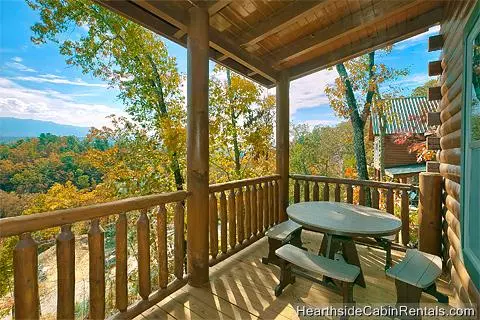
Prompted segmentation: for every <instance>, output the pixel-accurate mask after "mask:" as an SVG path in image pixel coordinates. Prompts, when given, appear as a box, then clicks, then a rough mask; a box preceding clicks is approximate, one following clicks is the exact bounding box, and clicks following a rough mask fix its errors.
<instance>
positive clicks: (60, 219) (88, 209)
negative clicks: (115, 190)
mask: <svg viewBox="0 0 480 320" xmlns="http://www.w3.org/2000/svg"><path fill="white" fill-rule="evenodd" d="M187 196H188V192H187V191H183V190H182V191H176V192H170V193H160V194H153V195H148V196H140V197H134V198H127V199H122V200H116V201H111V202H105V203H99V204H94V205H90V206H84V207H77V208H70V209H62V210H55V211H49V212H42V213H36V214H32V215H25V216H18V217H11V218H3V219H0V238H2V237H9V236H14V235H19V234H22V233H25V232H33V231H38V230H44V229H48V228H53V227H59V226H62V225H66V224H72V223H75V222H80V221H86V220H92V219H98V218H102V217H106V216H110V215H114V214H119V213H123V212H128V211H133V210H141V209H147V208H150V207H153V206H156V205H160V204H165V203H170V202H178V201H183V200H185V199H186V198H187Z"/></svg>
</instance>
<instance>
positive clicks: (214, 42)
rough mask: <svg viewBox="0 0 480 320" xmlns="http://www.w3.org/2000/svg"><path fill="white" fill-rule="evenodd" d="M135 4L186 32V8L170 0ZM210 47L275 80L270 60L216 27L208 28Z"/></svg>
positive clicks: (136, 1)
mask: <svg viewBox="0 0 480 320" xmlns="http://www.w3.org/2000/svg"><path fill="white" fill-rule="evenodd" d="M133 2H134V3H135V4H137V5H139V6H141V7H142V8H144V9H145V10H147V11H149V12H152V13H153V14H155V15H157V16H158V17H159V18H161V19H163V20H165V21H167V22H168V23H170V24H172V25H174V26H176V27H177V28H178V29H180V30H183V31H185V32H188V30H187V26H188V21H189V16H188V13H187V12H186V10H184V9H183V8H181V7H179V6H173V5H172V3H171V2H170V1H154V0H135V1H133ZM209 36H210V47H211V48H213V49H215V50H217V51H219V52H221V53H222V54H224V55H227V56H228V57H230V58H231V59H233V60H236V61H237V62H239V63H241V64H243V65H244V66H246V67H247V68H248V69H250V70H253V71H256V72H257V73H258V74H260V75H262V76H263V77H265V78H266V79H268V80H270V81H272V82H275V81H276V77H277V71H276V70H274V69H273V68H272V67H271V66H272V63H271V62H270V61H264V60H262V59H260V58H258V57H257V56H255V55H252V54H250V53H249V52H247V51H246V50H244V49H242V48H240V47H239V46H238V45H237V44H236V43H235V42H234V41H232V40H231V39H228V38H227V37H225V36H223V35H222V34H221V33H220V32H219V31H218V30H217V29H215V28H213V27H210V28H209Z"/></svg>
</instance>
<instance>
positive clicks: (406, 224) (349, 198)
mask: <svg viewBox="0 0 480 320" xmlns="http://www.w3.org/2000/svg"><path fill="white" fill-rule="evenodd" d="M290 178H292V179H293V181H294V185H293V201H294V202H295V203H297V202H300V201H320V200H322V201H335V202H347V203H354V189H357V190H358V200H357V202H356V203H358V204H360V205H366V204H367V199H368V197H367V193H369V192H370V206H371V207H372V208H376V209H379V208H380V207H381V203H380V199H381V196H380V195H381V193H382V194H383V198H384V209H385V211H386V212H388V213H390V214H394V213H395V212H394V210H395V197H396V196H399V197H400V218H401V220H402V229H401V232H400V233H401V243H402V244H403V245H404V246H406V245H407V244H408V243H409V242H410V219H409V195H408V191H410V190H416V189H417V187H416V186H414V185H410V184H403V183H394V182H379V181H372V180H355V179H344V178H331V177H323V176H309V175H298V174H292V175H290ZM320 187H322V190H321V191H322V192H321V195H320ZM331 189H333V192H331ZM342 189H343V192H342ZM310 190H311V191H310ZM301 191H303V197H302V199H301V193H302V192H301ZM331 193H333V198H331ZM342 195H343V197H342ZM396 240H397V241H398V237H397V239H396Z"/></svg>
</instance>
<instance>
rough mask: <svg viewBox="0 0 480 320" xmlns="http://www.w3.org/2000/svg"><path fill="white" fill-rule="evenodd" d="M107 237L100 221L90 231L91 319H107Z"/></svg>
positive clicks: (89, 316)
mask: <svg viewBox="0 0 480 320" xmlns="http://www.w3.org/2000/svg"><path fill="white" fill-rule="evenodd" d="M104 239H105V236H104V231H103V228H102V227H101V226H100V222H99V220H98V219H95V220H92V222H91V223H90V230H89V231H88V259H89V263H88V265H89V278H88V280H89V284H90V288H89V292H90V296H89V303H90V311H89V315H88V318H89V319H105V242H104Z"/></svg>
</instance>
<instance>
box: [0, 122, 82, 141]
mask: <svg viewBox="0 0 480 320" xmlns="http://www.w3.org/2000/svg"><path fill="white" fill-rule="evenodd" d="M89 130H90V128H88V127H77V126H71V125H65V124H59V123H55V122H52V121H41V120H33V119H18V118H11V117H0V141H2V142H9V141H14V140H17V139H19V138H28V137H38V136H39V135H40V134H41V133H51V134H54V135H57V136H76V137H79V138H81V137H85V136H86V135H87V133H88V131H89Z"/></svg>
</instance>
